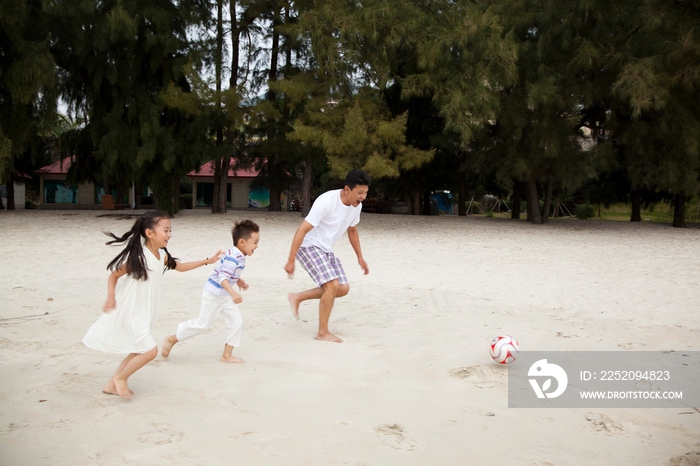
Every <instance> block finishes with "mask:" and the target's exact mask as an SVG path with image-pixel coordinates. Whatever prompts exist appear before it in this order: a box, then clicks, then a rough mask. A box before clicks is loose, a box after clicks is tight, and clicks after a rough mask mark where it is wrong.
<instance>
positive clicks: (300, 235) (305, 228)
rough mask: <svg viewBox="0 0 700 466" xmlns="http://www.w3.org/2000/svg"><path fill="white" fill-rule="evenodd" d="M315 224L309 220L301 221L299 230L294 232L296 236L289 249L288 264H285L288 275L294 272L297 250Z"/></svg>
mask: <svg viewBox="0 0 700 466" xmlns="http://www.w3.org/2000/svg"><path fill="white" fill-rule="evenodd" d="M313 228H314V226H313V225H312V224H310V223H309V222H307V221H306V220H304V221H302V222H301V225H300V226H299V228H297V232H296V233H294V238H293V239H292V248H291V250H290V251H289V257H288V258H287V264H286V265H285V266H284V271H285V272H287V275H289V276H290V278H291V276H292V275H293V274H294V259H295V258H296V256H297V251H299V248H300V247H301V243H302V242H303V241H304V237H305V236H306V234H307V233H308V232H310V231H311V230H313Z"/></svg>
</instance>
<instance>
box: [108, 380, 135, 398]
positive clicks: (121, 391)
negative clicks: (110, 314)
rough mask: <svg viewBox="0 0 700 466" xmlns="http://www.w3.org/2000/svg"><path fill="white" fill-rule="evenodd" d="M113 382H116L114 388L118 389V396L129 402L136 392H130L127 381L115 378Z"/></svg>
mask: <svg viewBox="0 0 700 466" xmlns="http://www.w3.org/2000/svg"><path fill="white" fill-rule="evenodd" d="M112 381H113V382H114V387H115V388H116V392H117V394H118V395H119V396H121V397H122V398H126V399H127V400H128V399H130V398H131V396H132V395H133V394H134V392H132V391H131V390H129V387H128V386H127V384H126V380H121V379H117V378H113V379H112Z"/></svg>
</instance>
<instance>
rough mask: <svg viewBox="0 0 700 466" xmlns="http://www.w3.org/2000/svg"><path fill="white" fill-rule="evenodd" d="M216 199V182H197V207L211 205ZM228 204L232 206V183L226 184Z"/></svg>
mask: <svg viewBox="0 0 700 466" xmlns="http://www.w3.org/2000/svg"><path fill="white" fill-rule="evenodd" d="M213 200H214V183H202V182H198V183H197V207H211V205H212V201H213ZM226 205H227V206H229V207H231V183H227V184H226Z"/></svg>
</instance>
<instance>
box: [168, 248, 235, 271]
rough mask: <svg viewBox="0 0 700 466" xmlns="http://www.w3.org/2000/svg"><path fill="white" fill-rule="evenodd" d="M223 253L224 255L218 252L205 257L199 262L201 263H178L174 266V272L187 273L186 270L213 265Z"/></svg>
mask: <svg viewBox="0 0 700 466" xmlns="http://www.w3.org/2000/svg"><path fill="white" fill-rule="evenodd" d="M223 253H224V251H221V250H219V251H218V252H217V253H216V254H214V255H213V256H211V257H207V258H206V259H204V260H201V261H192V262H178V263H177V265H176V266H175V270H177V271H178V272H187V271H188V270H192V269H196V268H197V267H201V266H203V265H209V264H213V263H214V262H216V261H218V260H219V257H220V256H221V255H222V254H223Z"/></svg>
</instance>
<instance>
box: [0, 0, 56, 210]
mask: <svg viewBox="0 0 700 466" xmlns="http://www.w3.org/2000/svg"><path fill="white" fill-rule="evenodd" d="M49 24H50V23H49V21H48V19H47V17H46V13H45V11H44V4H43V2H41V1H39V0H14V1H5V2H0V183H7V201H8V206H7V208H8V209H9V210H14V208H15V201H14V189H13V186H14V180H15V171H16V170H17V169H18V168H19V167H22V168H24V167H23V166H26V165H29V166H31V165H32V162H33V161H36V160H37V159H38V158H39V157H40V156H41V154H42V153H43V142H42V134H43V133H45V132H46V130H47V128H48V127H49V125H50V123H51V121H52V120H53V118H54V115H55V113H56V97H57V96H56V90H55V85H56V72H55V69H54V63H53V59H52V57H51V54H50V52H49V45H50V34H49ZM27 162H29V163H27Z"/></svg>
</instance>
